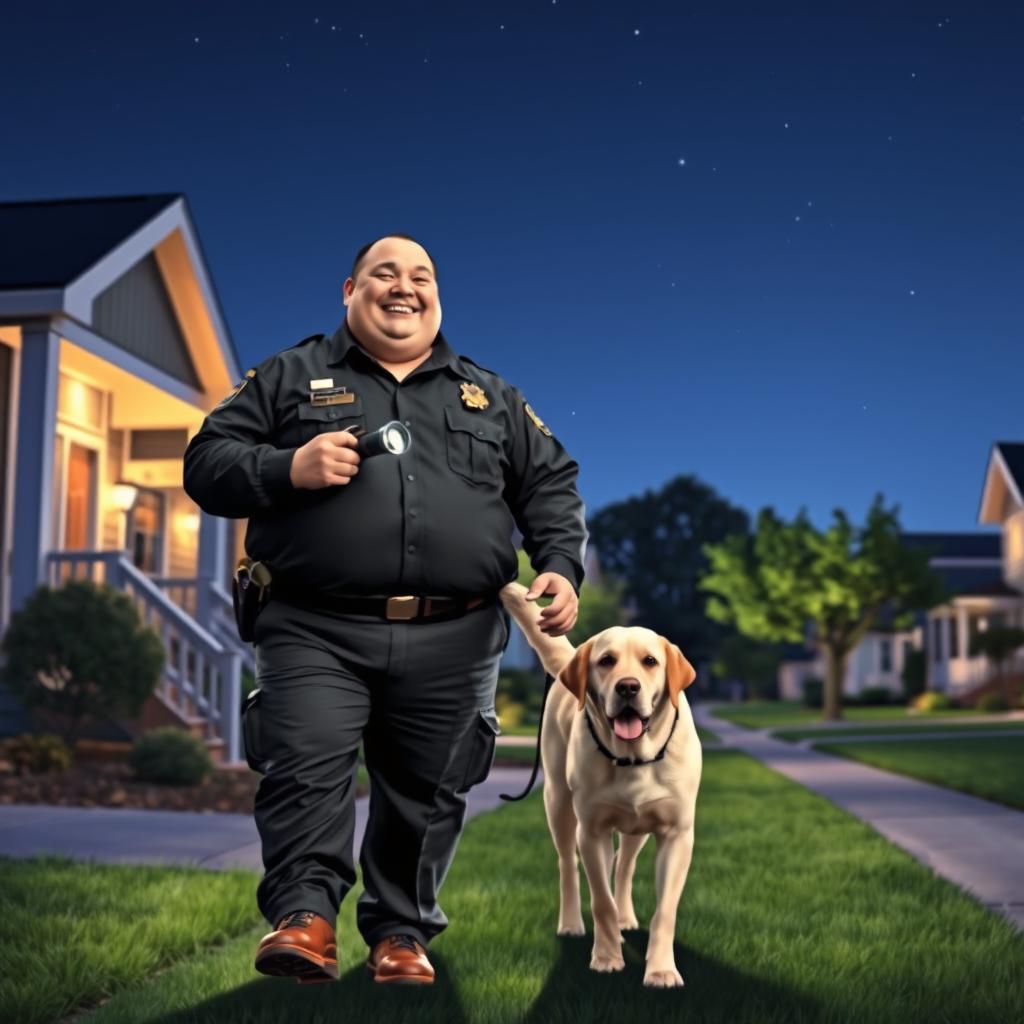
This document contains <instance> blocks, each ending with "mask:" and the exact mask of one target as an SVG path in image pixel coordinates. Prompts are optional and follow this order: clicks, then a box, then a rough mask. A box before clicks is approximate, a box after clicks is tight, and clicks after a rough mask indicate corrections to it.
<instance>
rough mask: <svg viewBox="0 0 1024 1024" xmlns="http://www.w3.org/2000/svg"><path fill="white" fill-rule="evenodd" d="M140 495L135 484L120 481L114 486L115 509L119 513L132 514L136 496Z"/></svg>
mask: <svg viewBox="0 0 1024 1024" xmlns="http://www.w3.org/2000/svg"><path fill="white" fill-rule="evenodd" d="M138 493H139V489H138V487H136V486H135V485H134V484H128V483H124V482H123V481H118V482H117V483H116V484H114V494H113V498H114V508H116V509H117V510H118V511H119V512H130V511H131V507H132V505H134V504H135V496H136V495H137V494H138Z"/></svg>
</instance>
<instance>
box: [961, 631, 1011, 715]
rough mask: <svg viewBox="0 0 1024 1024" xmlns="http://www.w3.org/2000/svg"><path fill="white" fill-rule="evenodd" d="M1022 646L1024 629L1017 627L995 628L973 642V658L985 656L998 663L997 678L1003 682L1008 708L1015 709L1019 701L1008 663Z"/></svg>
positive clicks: (981, 634)
mask: <svg viewBox="0 0 1024 1024" xmlns="http://www.w3.org/2000/svg"><path fill="white" fill-rule="evenodd" d="M1021 646H1024V629H1018V628H1017V627H1016V626H993V627H992V629H987V630H985V632H984V633H979V634H978V635H977V636H976V637H975V638H974V640H973V641H972V642H971V651H970V653H971V655H972V657H976V656H977V655H979V654H984V655H985V657H986V658H988V659H990V660H991V661H994V662H995V663H996V671H997V673H998V675H997V678H1001V679H1002V681H1003V693H1004V695H1005V696H1006V706H1007V708H1013V707H1015V706H1016V703H1017V701H1016V698H1015V697H1014V694H1013V686H1012V684H1011V682H1010V676H1009V673H1008V672H1007V671H1006V663H1007V662H1008V661H1009V660H1010V658H1011V657H1013V654H1014V652H1015V651H1017V649H1018V648H1020V647H1021Z"/></svg>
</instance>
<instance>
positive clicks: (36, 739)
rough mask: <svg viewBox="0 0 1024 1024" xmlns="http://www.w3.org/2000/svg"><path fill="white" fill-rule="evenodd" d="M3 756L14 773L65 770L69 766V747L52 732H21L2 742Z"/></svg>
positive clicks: (70, 758)
mask: <svg viewBox="0 0 1024 1024" xmlns="http://www.w3.org/2000/svg"><path fill="white" fill-rule="evenodd" d="M3 753H4V756H5V757H6V758H7V760H9V761H10V762H11V764H13V765H14V770H15V773H16V774H18V775H24V774H25V773H26V772H37V773H42V772H66V771H67V770H68V769H69V768H70V767H71V761H72V755H71V748H70V747H68V745H67V744H66V743H65V742H64V741H63V740H62V739H61V738H60V737H59V736H55V735H54V734H53V733H43V734H42V735H38V734H36V733H29V732H26V733H22V734H21V735H20V736H13V737H11V739H9V740H6V741H4V743H3Z"/></svg>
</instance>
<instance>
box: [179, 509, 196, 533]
mask: <svg viewBox="0 0 1024 1024" xmlns="http://www.w3.org/2000/svg"><path fill="white" fill-rule="evenodd" d="M178 526H179V528H180V529H182V530H187V531H188V532H189V533H195V532H196V531H198V529H199V513H198V512H183V513H182V514H181V515H179V516H178Z"/></svg>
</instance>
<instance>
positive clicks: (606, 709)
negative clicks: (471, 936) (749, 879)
mask: <svg viewBox="0 0 1024 1024" xmlns="http://www.w3.org/2000/svg"><path fill="white" fill-rule="evenodd" d="M525 595H526V588H525V587H523V586H522V585H521V584H518V583H509V584H508V585H507V586H505V587H504V588H502V591H501V601H502V604H504V606H505V608H506V609H507V610H508V612H509V614H510V615H511V616H512V617H513V618H514V619H515V620H516V622H517V623H519V626H520V627H521V628H522V630H523V632H524V634H525V635H526V638H527V640H528V641H529V643H530V646H531V647H532V648H533V649H534V650H535V651H536V652H537V654H538V656H539V657H540V660H541V664H542V665H543V666H544V669H545V671H546V672H548V674H550V675H551V676H552V677H554V679H555V683H554V684H553V685H552V686H551V689H550V691H549V692H548V698H547V704H546V706H545V708H544V719H543V722H542V724H541V758H542V761H543V765H544V807H545V810H546V811H547V819H548V828H549V829H550V831H551V837H552V839H553V840H554V842H555V848H556V849H557V851H558V873H559V879H560V907H559V914H558V934H559V935H583V934H584V928H583V916H582V913H581V910H580V882H579V872H578V869H577V865H576V849H577V847H578V848H579V852H580V858H581V859H582V861H583V869H584V871H586V873H587V883H588V885H589V886H590V903H591V909H592V912H593V916H594V947H593V951H592V954H591V960H590V966H591V969H593V970H595V971H620V970H622V969H623V967H624V966H625V961H624V960H623V958H622V929H623V928H637V927H638V925H637V919H636V913H635V912H634V910H633V870H634V868H635V867H636V859H637V855H638V854H639V852H640V849H641V847H643V845H644V843H646V842H647V837H648V836H649V835H650V834H651V833H653V834H654V836H655V839H656V842H657V847H658V849H657V858H656V867H655V886H656V890H657V907H656V909H655V911H654V916H653V917H652V918H651V923H650V935H649V938H648V943H647V968H646V971H645V972H644V984H645V985H651V986H661V987H668V986H676V985H682V984H683V979H682V976H681V975H680V974H679V971H678V970H677V969H676V964H675V957H674V955H673V950H672V941H673V937H674V935H675V926H676V914H677V911H678V909H679V900H680V897H681V896H682V892H683V885H684V883H685V882H686V875H687V872H688V871H689V869H690V859H691V856H692V854H693V819H694V810H695V807H696V802H697V788H698V786H699V785H700V773H701V764H702V759H701V747H700V741H699V740H698V738H697V730H696V729H695V728H694V724H693V718H692V717H691V715H690V708H689V705H688V704H687V702H686V697H685V696H682V695H681V692H682V690H684V689H685V688H686V687H687V686H689V685H690V683H692V682H693V680H694V678H695V676H696V672H695V671H694V669H693V666H692V665H691V664H690V663H689V662H688V661H687V660H686V658H685V657H683V654H682V652H681V651H680V650H679V648H678V647H677V646H676V645H675V644H673V643H670V642H669V641H668V640H666V639H665V638H664V637H662V636H659V635H658V634H657V633H655V632H653V631H652V630H650V629H645V628H642V627H639V626H628V627H627V626H613V627H612V628H611V629H606V630H603V631H602V632H600V633H598V634H596V635H595V636H593V637H591V638H590V639H589V640H587V641H585V642H584V643H583V644H582V645H581V646H580V647H579V649H578V650H577V649H576V648H574V647H573V646H572V644H571V643H570V642H569V640H568V638H567V637H564V636H560V637H551V636H548V635H547V634H546V633H542V632H541V630H540V621H541V620H540V611H541V609H540V607H539V606H538V605H537V604H536V603H535V602H530V601H527V600H526V599H525ZM558 683H561V685H558ZM613 832H618V833H619V846H618V850H617V851H613V844H612V833H613ZM613 869H614V874H615V892H614V895H613V893H612V889H611V887H610V884H609V883H610V879H611V875H612V871H613Z"/></svg>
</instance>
